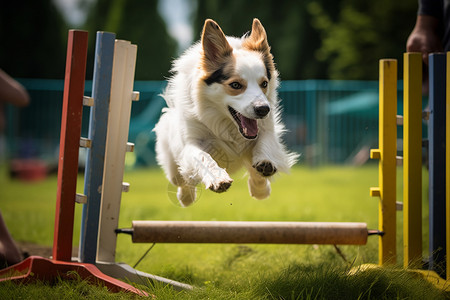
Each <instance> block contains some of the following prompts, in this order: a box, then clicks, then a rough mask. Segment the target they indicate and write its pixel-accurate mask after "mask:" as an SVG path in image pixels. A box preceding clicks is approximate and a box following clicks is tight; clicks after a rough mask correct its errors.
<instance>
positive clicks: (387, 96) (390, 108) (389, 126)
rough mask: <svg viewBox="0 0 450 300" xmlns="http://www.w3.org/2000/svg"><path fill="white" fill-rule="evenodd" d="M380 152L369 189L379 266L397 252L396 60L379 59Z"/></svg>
mask: <svg viewBox="0 0 450 300" xmlns="http://www.w3.org/2000/svg"><path fill="white" fill-rule="evenodd" d="M379 98H380V100H379V138H378V141H379V142H378V143H379V144H378V147H379V149H372V150H371V152H370V155H371V158H373V159H379V170H378V185H379V186H378V187H375V188H371V189H370V195H371V196H377V197H379V198H380V199H379V200H380V201H379V213H378V230H379V231H381V232H383V233H384V235H380V237H379V255H378V257H379V263H380V264H381V265H384V264H395V263H396V256H397V249H396V243H397V239H396V235H397V230H396V227H397V211H396V181H397V180H396V172H397V170H396V166H397V161H396V156H397V60H395V59H382V60H380V78H379Z"/></svg>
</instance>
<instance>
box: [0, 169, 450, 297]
mask: <svg viewBox="0 0 450 300" xmlns="http://www.w3.org/2000/svg"><path fill="white" fill-rule="evenodd" d="M0 170H1V169H0ZM377 172H378V169H377V167H376V165H368V166H364V167H361V168H352V167H333V166H332V167H324V168H318V169H308V168H300V167H298V168H294V169H293V170H292V173H291V174H290V175H283V176H281V177H279V178H277V180H276V181H275V182H274V183H273V185H272V196H271V197H270V198H269V199H267V200H263V201H257V200H254V199H252V198H251V197H250V196H249V195H248V191H247V183H246V177H245V176H244V174H243V173H242V174H238V175H235V176H233V178H234V180H235V181H234V182H233V185H232V187H231V189H230V190H229V191H227V192H226V193H223V194H215V193H212V192H210V191H205V190H204V189H200V191H199V197H198V200H197V202H196V203H195V204H194V205H193V206H191V207H188V208H182V207H180V206H179V205H178V204H177V202H176V200H175V199H173V193H172V191H173V189H172V188H171V187H169V185H168V183H167V180H166V179H165V177H164V175H163V173H162V172H161V171H160V170H159V169H142V170H134V171H128V172H126V173H125V175H124V181H126V182H129V183H130V184H131V189H130V192H129V193H125V194H123V196H122V204H121V214H120V220H119V227H122V228H126V227H130V226H131V221H132V220H235V221H244V220H245V221H253V220H254V221H336V222H341V221H354V222H366V223H367V224H368V227H369V228H374V229H375V228H377V222H378V203H377V200H376V199H375V198H371V197H370V196H369V187H371V186H377V184H378V176H377ZM398 185H399V186H401V174H399V176H398ZM0 186H1V187H2V188H1V190H0V199H1V202H0V210H1V211H2V214H3V217H4V218H5V221H6V223H7V224H8V227H9V229H10V231H11V233H12V235H13V236H14V238H15V239H16V240H19V241H20V240H22V241H30V242H34V243H38V244H41V245H48V246H50V245H51V244H52V239H53V219H54V211H55V207H54V206H55V198H56V177H50V178H48V179H47V180H45V181H42V182H39V183H33V184H24V183H22V182H19V181H15V180H10V179H9V178H7V176H6V175H5V173H4V171H3V173H2V174H0ZM82 187H83V183H82V176H80V178H79V183H78V190H79V192H82ZM400 193H401V189H399V194H400ZM424 193H426V188H424ZM80 211H81V207H77V209H76V223H75V224H76V226H75V230H74V244H75V245H76V244H78V236H79V225H78V224H79V222H80V215H81V213H80ZM425 215H426V214H425ZM398 216H399V218H398V219H399V222H398V223H399V229H401V214H398ZM423 222H424V223H426V217H424V220H423ZM425 233H426V232H425ZM400 243H401V239H399V247H398V248H399V250H400V251H399V261H401V246H400V245H401V244H400ZM424 243H426V241H424ZM377 246H378V245H377V238H376V237H372V238H370V239H369V242H368V244H367V245H365V246H340V247H339V249H340V251H341V252H342V254H343V256H344V257H345V260H344V259H343V258H342V256H341V255H340V254H339V253H338V252H337V251H336V249H335V248H334V247H333V246H328V245H324V246H318V245H215V244H207V245H195V244H192V245H191V244H187V245H182V244H157V245H156V246H155V247H154V248H153V249H152V250H151V251H150V252H149V254H148V255H146V256H145V257H144V259H143V260H142V261H141V262H140V263H139V265H138V267H137V269H139V270H141V271H144V272H148V273H152V274H156V275H159V276H163V277H168V278H171V279H174V280H178V281H182V282H186V283H190V284H193V285H195V286H196V287H198V288H197V289H195V290H194V291H191V292H175V291H173V290H172V289H168V288H167V287H164V286H162V285H156V286H155V287H152V286H151V285H149V286H147V287H142V288H143V289H144V290H147V291H149V292H151V293H153V294H154V295H156V297H157V298H158V299H444V298H445V297H446V296H447V295H446V294H444V293H442V292H441V291H439V290H437V289H435V288H434V287H433V286H432V285H431V284H429V283H428V282H427V281H424V280H422V279H420V278H419V277H417V276H416V275H414V274H413V273H410V272H407V271H399V269H398V268H397V269H385V268H383V269H373V270H368V271H365V272H358V273H357V275H349V273H348V271H349V270H350V269H351V268H352V267H356V266H359V265H361V264H364V263H376V262H377V255H378V250H377ZM149 247H150V245H148V244H133V243H131V239H130V237H129V236H125V235H119V237H118V242H117V254H116V259H117V261H120V262H125V263H127V264H129V265H131V266H133V265H134V264H135V263H136V262H137V261H138V260H139V259H140V258H141V257H142V255H143V254H144V253H145V252H146V251H147V249H148V248H149ZM425 249H426V248H425ZM424 254H425V255H426V253H424ZM80 297H82V298H86V299H98V298H111V299H116V298H117V299H130V298H133V297H134V296H131V295H127V294H122V293H120V294H109V293H107V292H106V291H105V289H104V288H98V287H92V286H90V285H87V284H86V283H85V282H83V281H81V280H80V281H72V282H63V281H61V282H58V283H56V284H53V285H46V284H44V283H41V284H37V285H19V286H16V285H14V284H11V283H3V284H2V285H0V299H41V298H45V299H53V298H55V299H61V298H64V299H78V298H80Z"/></svg>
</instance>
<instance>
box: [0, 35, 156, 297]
mask: <svg viewBox="0 0 450 300" xmlns="http://www.w3.org/2000/svg"><path fill="white" fill-rule="evenodd" d="M87 41H88V33H87V32H86V31H80V30H70V31H69V38H68V46H67V59H66V72H65V83H64V97H63V110H62V122H61V139H60V153H59V164H58V186H57V201H56V214H55V232H54V240H53V258H52V259H46V258H42V257H37V256H31V257H29V258H27V259H25V260H24V261H22V262H20V263H18V264H16V265H13V266H11V267H9V268H6V269H3V270H1V271H0V281H13V282H18V283H28V282H33V281H36V280H43V281H50V282H54V281H56V280H58V278H63V279H76V278H81V279H83V280H87V281H89V282H91V283H94V284H102V285H104V286H105V287H107V288H108V290H110V291H112V292H119V291H126V292H132V293H135V294H138V295H143V296H148V294H147V293H145V292H143V291H141V290H139V289H137V288H135V287H133V286H131V285H129V284H126V283H124V282H122V281H120V280H117V279H115V278H112V277H110V276H107V275H105V274H104V273H102V272H101V271H100V270H99V269H98V268H97V267H96V266H95V265H93V264H89V263H78V262H74V261H72V237H73V226H74V209H75V202H76V201H77V200H78V201H82V200H83V199H85V197H84V196H82V195H80V196H77V194H76V181H77V173H78V152H79V146H80V144H83V145H86V146H89V145H90V141H87V140H85V139H81V120H82V107H83V102H84V103H86V104H89V105H92V104H93V103H92V101H91V100H92V99H90V98H89V97H88V98H85V97H84V96H83V94H84V80H85V73H86V58H87V44H88V43H87ZM74 272H75V273H76V274H78V276H79V277H78V276H77V275H75V274H74Z"/></svg>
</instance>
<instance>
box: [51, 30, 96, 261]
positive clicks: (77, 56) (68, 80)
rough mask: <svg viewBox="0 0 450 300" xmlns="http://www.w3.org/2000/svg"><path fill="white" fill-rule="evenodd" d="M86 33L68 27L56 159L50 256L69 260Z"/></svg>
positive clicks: (85, 54) (79, 134)
mask: <svg viewBox="0 0 450 300" xmlns="http://www.w3.org/2000/svg"><path fill="white" fill-rule="evenodd" d="M87 45H88V33H87V32H86V31H80V30H70V31H69V38H68V43H67V58H66V72H65V81H64V96H63V109H62V119H61V136H60V148H59V161H58V186H57V194H56V213H55V231H54V239H53V259H54V260H59V261H71V259H72V238H73V222H74V213H75V199H76V186H77V175H78V151H79V145H80V136H81V120H82V114H83V94H84V80H85V76H86V57H87Z"/></svg>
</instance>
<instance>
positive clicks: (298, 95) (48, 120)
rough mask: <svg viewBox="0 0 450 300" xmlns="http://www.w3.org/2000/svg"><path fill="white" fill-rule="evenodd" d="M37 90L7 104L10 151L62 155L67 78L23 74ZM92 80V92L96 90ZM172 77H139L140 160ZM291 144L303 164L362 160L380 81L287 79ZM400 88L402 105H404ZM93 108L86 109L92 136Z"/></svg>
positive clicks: (284, 94) (374, 125)
mask: <svg viewBox="0 0 450 300" xmlns="http://www.w3.org/2000/svg"><path fill="white" fill-rule="evenodd" d="M19 81H20V82H21V83H22V84H23V85H24V86H25V87H26V88H27V90H28V91H29V93H30V95H31V105H30V106H28V107H26V108H22V109H18V108H15V107H11V106H9V107H8V109H7V124H8V126H7V132H6V133H7V134H6V137H7V144H8V154H9V157H22V158H29V157H39V158H42V159H46V160H52V159H56V157H57V153H58V143H59V134H60V122H61V110H62V98H63V97H62V94H63V87H64V82H63V80H40V79H19ZM91 84H92V83H91V82H89V81H88V82H86V91H85V94H86V95H90V94H91ZM165 85H166V83H165V82H161V81H136V82H135V85H134V90H136V91H139V92H140V100H139V101H138V102H133V107H132V112H131V123H130V137H129V140H130V142H134V143H135V144H136V148H135V158H136V160H135V163H136V164H137V165H154V164H155V155H154V141H155V136H154V133H153V132H152V129H153V127H154V125H155V123H156V122H157V120H158V118H159V116H160V113H161V108H162V107H164V105H165V102H164V100H163V99H162V98H161V96H160V95H159V94H160V93H161V92H162V91H163V89H164V87H165ZM279 97H280V99H281V103H282V106H283V121H284V123H285V124H286V127H287V129H288V132H287V133H286V134H285V137H284V140H285V142H286V144H287V146H288V148H289V149H291V150H294V151H297V152H298V153H301V160H300V163H301V164H308V165H320V164H327V163H356V164H360V163H363V162H365V161H366V159H367V158H368V153H369V151H368V149H369V148H370V147H376V146H377V143H378V142H377V140H378V83H377V82H375V81H326V80H305V81H283V82H282V84H281V87H280V89H279ZM401 103H402V95H401V92H399V110H400V111H401V110H402V105H401ZM88 120H89V108H84V111H83V128H82V134H83V136H87V129H88Z"/></svg>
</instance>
